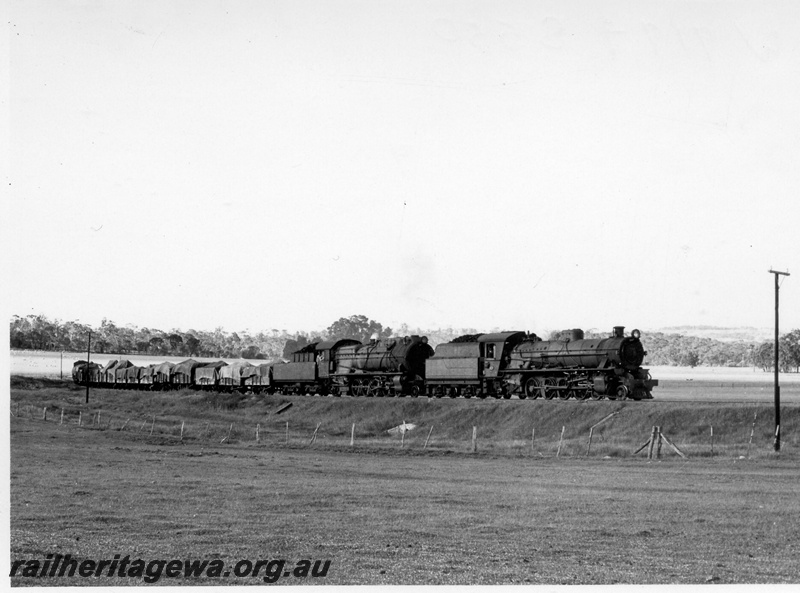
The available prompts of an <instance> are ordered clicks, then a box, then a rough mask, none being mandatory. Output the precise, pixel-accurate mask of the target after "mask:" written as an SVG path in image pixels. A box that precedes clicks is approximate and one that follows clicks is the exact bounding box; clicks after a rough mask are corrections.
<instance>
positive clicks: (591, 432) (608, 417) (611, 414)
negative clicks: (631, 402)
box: [586, 412, 619, 457]
mask: <svg viewBox="0 0 800 593" xmlns="http://www.w3.org/2000/svg"><path fill="white" fill-rule="evenodd" d="M617 414H619V412H611V413H610V414H609V415H608V416H606V417H605V418H603V419H602V420H600V422H597V423H595V424H594V425H592V426H591V427H589V445H588V446H587V447H586V457H589V452H590V451H591V450H592V434H594V429H595V428H597V427H598V426H600V425H601V424H602V423H603V422H605V421H606V420H610V419H611V418H613V417H614V416H616V415H617Z"/></svg>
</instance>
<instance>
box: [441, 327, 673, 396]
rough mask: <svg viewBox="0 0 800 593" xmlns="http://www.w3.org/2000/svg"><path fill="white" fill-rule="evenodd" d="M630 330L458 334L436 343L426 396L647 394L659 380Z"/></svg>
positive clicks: (638, 333) (619, 328)
mask: <svg viewBox="0 0 800 593" xmlns="http://www.w3.org/2000/svg"><path fill="white" fill-rule="evenodd" d="M640 336H641V333H640V332H639V330H634V331H633V332H632V333H631V335H630V336H627V337H626V336H625V335H624V327H622V326H617V327H615V328H614V330H613V333H612V335H611V336H610V337H608V338H603V339H594V340H586V339H584V337H583V332H582V331H581V330H573V332H572V336H571V338H570V339H569V340H547V341H546V340H541V339H540V338H539V337H538V336H536V334H526V333H525V332H503V333H497V334H478V335H475V336H462V338H459V339H457V340H454V341H453V342H450V343H447V344H440V345H439V346H438V347H437V348H436V353H435V354H434V356H433V357H432V358H430V359H429V360H428V361H427V365H426V366H427V375H426V383H427V393H428V395H430V396H436V397H441V396H443V395H447V396H450V397H457V396H459V395H463V396H465V397H472V396H478V397H486V396H487V395H488V396H493V397H504V398H510V397H511V396H512V395H515V396H517V397H519V398H520V399H526V398H531V399H536V398H539V397H542V398H545V399H553V398H559V399H570V398H575V399H587V398H593V399H601V398H608V399H627V398H629V397H630V398H632V399H651V398H652V394H651V390H652V388H653V387H655V386H656V385H658V381H655V380H653V379H652V378H651V377H650V373H649V372H648V371H647V369H643V368H642V367H641V364H642V362H643V360H644V356H645V354H646V352H645V351H644V348H643V347H642V344H641V341H640V339H639V338H640Z"/></svg>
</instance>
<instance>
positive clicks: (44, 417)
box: [42, 406, 47, 422]
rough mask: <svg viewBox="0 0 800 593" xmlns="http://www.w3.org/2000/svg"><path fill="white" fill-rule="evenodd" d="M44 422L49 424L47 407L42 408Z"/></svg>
mask: <svg viewBox="0 0 800 593" xmlns="http://www.w3.org/2000/svg"><path fill="white" fill-rule="evenodd" d="M42 420H44V421H45V422H47V406H45V407H43V408H42Z"/></svg>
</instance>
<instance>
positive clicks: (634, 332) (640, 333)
mask: <svg viewBox="0 0 800 593" xmlns="http://www.w3.org/2000/svg"><path fill="white" fill-rule="evenodd" d="M631 335H632V336H633V337H634V338H636V339H637V340H638V339H639V338H641V337H642V332H640V331H639V330H638V329H635V330H633V331H632V332H631Z"/></svg>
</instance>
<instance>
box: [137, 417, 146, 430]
mask: <svg viewBox="0 0 800 593" xmlns="http://www.w3.org/2000/svg"><path fill="white" fill-rule="evenodd" d="M145 426H147V419H145V421H144V422H142V425H141V426H140V427H139V432H142V431H143V430H144V427H145Z"/></svg>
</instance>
